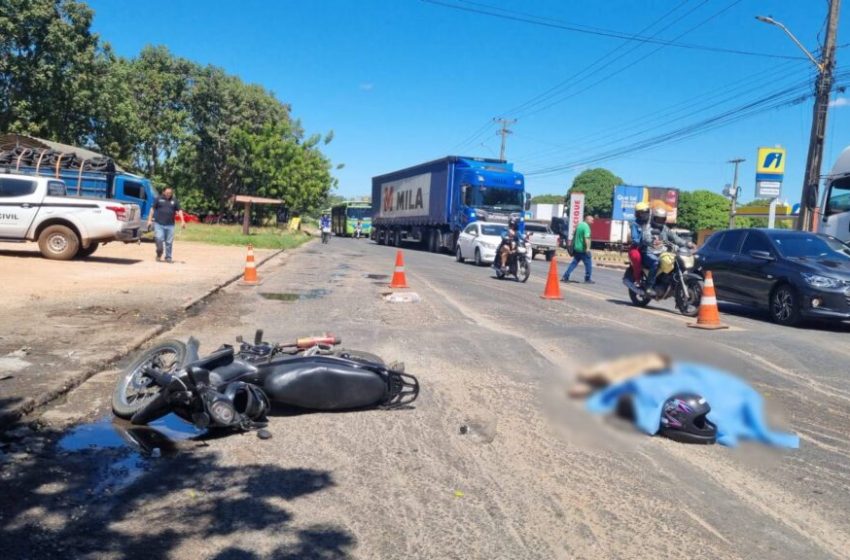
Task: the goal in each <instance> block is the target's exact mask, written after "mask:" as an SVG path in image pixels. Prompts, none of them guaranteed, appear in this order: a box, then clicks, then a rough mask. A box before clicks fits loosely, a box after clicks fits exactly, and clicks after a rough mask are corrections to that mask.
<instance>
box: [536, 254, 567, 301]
mask: <svg viewBox="0 0 850 560" xmlns="http://www.w3.org/2000/svg"><path fill="white" fill-rule="evenodd" d="M540 297H541V298H543V299H564V297H563V296H562V295H561V284H559V283H558V259H557V258H556V257H552V260H551V261H549V277H548V278H546V288H544V289H543V295H542V296H540Z"/></svg>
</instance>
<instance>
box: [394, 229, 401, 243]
mask: <svg viewBox="0 0 850 560" xmlns="http://www.w3.org/2000/svg"><path fill="white" fill-rule="evenodd" d="M393 247H401V230H400V229H397V230H395V231H394V232H393Z"/></svg>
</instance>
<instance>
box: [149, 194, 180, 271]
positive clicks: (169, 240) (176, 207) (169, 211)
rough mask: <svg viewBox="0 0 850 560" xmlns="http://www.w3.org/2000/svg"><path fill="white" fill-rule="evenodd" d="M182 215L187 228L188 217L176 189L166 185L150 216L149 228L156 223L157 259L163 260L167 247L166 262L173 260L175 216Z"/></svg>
mask: <svg viewBox="0 0 850 560" xmlns="http://www.w3.org/2000/svg"><path fill="white" fill-rule="evenodd" d="M175 216H179V217H180V222H181V223H182V224H183V229H186V219H185V218H184V217H183V210H181V209H180V203H179V202H177V199H176V198H174V190H173V189H172V188H171V187H166V188H165V190H164V191H162V194H161V195H159V196H158V197H156V200H155V201H154V203H153V206H152V207H151V213H150V215H149V216H148V228H150V226H151V222H153V224H154V232H153V235H154V240H155V241H156V260H157V261H161V260H162V253H163V248H164V249H165V262H169V263H170V262H171V248H172V246H173V245H174V218H175Z"/></svg>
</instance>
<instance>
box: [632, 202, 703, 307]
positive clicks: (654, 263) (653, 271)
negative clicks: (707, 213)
mask: <svg viewBox="0 0 850 560" xmlns="http://www.w3.org/2000/svg"><path fill="white" fill-rule="evenodd" d="M665 243H672V244H674V245H676V246H678V247H693V243H688V242H687V241H685V240H684V239H682V238H681V237H679V236H678V235H676V234H675V233H674V232H673V231H672V230H671V229H670V228H669V227H667V209H666V208H664V207H663V206H657V207H655V208H654V209H653V210H652V217H651V218H650V220H649V223H648V224H646V225H645V226H644V228H643V232H642V234H641V257H642V258H643V259H646V261H645V262H648V263H649V276H648V278H647V285H646V293H647V294H648V295H650V296H654V295H655V277H656V275H657V273H658V264H659V259H660V256H661V253H663V252H664V251H665V250H666V249H665Z"/></svg>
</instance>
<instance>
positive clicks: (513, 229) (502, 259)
mask: <svg viewBox="0 0 850 560" xmlns="http://www.w3.org/2000/svg"><path fill="white" fill-rule="evenodd" d="M520 226H521V224H520V221H519V218H511V219H510V221H509V222H508V229H507V231H506V232H505V233H504V234H503V235H502V242H501V243H500V244H499V249H498V250H497V251H496V254H497V255H498V256H499V265H500V266H501V267H502V270H504V269H506V268H507V267H508V257H509V256H510V254H511V245H512V243H513V242H514V241H516V240H517V239H519V236H520Z"/></svg>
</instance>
